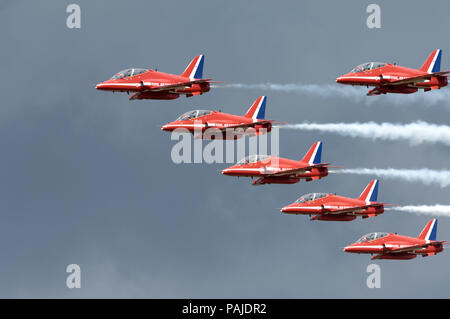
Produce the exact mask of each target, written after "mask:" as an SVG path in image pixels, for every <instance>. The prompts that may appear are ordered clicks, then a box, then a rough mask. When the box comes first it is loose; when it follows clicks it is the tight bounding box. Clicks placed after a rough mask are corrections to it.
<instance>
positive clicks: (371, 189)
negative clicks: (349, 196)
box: [358, 179, 379, 203]
mask: <svg viewBox="0 0 450 319" xmlns="http://www.w3.org/2000/svg"><path fill="white" fill-rule="evenodd" d="M378 184H379V181H378V180H377V179H374V180H373V181H371V182H370V183H369V185H367V186H366V188H364V190H363V192H362V193H361V195H359V197H358V199H359V200H363V201H365V202H366V203H369V202H376V201H377V198H378Z"/></svg>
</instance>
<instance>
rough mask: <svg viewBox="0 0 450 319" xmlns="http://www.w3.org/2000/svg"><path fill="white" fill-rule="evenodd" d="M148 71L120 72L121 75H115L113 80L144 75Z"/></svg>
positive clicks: (130, 70) (129, 70)
mask: <svg viewBox="0 0 450 319" xmlns="http://www.w3.org/2000/svg"><path fill="white" fill-rule="evenodd" d="M147 71H148V70H147V69H126V70H123V71H120V72H119V73H117V74H115V75H114V76H113V77H112V79H113V80H117V79H124V78H127V77H129V76H133V75H139V74H142V73H145V72H147Z"/></svg>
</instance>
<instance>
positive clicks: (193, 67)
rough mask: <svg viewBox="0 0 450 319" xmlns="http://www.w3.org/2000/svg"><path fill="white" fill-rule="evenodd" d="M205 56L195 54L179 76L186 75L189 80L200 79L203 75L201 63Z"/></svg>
mask: <svg viewBox="0 0 450 319" xmlns="http://www.w3.org/2000/svg"><path fill="white" fill-rule="evenodd" d="M204 62H205V56H204V55H203V54H200V55H197V56H196V57H195V58H194V59H193V60H192V61H191V63H189V65H188V66H187V67H186V70H184V72H183V73H181V76H184V77H187V78H189V79H191V80H194V79H201V78H202V77H203V64H204Z"/></svg>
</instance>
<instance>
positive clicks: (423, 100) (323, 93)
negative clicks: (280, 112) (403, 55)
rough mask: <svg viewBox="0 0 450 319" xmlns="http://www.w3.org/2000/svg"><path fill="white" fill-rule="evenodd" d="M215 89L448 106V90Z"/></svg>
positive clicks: (334, 86)
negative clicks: (370, 93)
mask: <svg viewBox="0 0 450 319" xmlns="http://www.w3.org/2000/svg"><path fill="white" fill-rule="evenodd" d="M214 87H215V88H232V89H250V90H262V91H278V92H289V93H297V94H303V95H314V96H318V97H322V98H335V97H339V98H344V99H351V100H352V101H353V102H356V103H365V104H367V105H371V104H374V103H379V102H381V101H386V102H388V103H389V104H393V105H410V104H412V103H420V104H422V105H424V106H434V105H436V104H439V105H444V104H445V105H447V106H450V90H449V89H440V90H432V91H430V92H422V91H420V92H417V93H413V94H386V95H377V96H366V94H367V92H368V91H369V89H368V88H366V87H358V86H356V87H354V86H347V85H337V84H301V83H287V84H277V83H259V84H242V83H234V84H223V85H216V86H214Z"/></svg>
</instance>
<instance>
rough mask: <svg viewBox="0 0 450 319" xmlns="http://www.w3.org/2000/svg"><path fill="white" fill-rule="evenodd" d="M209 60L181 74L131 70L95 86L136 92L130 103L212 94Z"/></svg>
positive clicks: (193, 64) (200, 58)
mask: <svg viewBox="0 0 450 319" xmlns="http://www.w3.org/2000/svg"><path fill="white" fill-rule="evenodd" d="M204 61H205V57H204V56H203V55H198V56H196V57H195V58H194V60H192V62H191V63H189V65H188V66H187V68H186V70H184V72H183V73H181V74H180V75H174V74H168V73H163V72H158V71H156V70H151V69H138V68H133V69H127V70H123V71H120V72H119V73H117V74H116V75H114V76H113V77H112V78H111V79H109V80H107V81H105V82H102V83H99V84H97V85H96V86H95V88H96V89H97V90H103V91H113V92H115V91H119V92H128V93H129V92H135V94H133V95H132V96H131V97H130V100H144V99H156V100H173V99H176V98H178V97H179V96H180V94H184V95H186V97H190V96H193V95H201V94H203V93H205V92H208V91H209V84H210V82H211V79H202V76H203V63H204Z"/></svg>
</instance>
